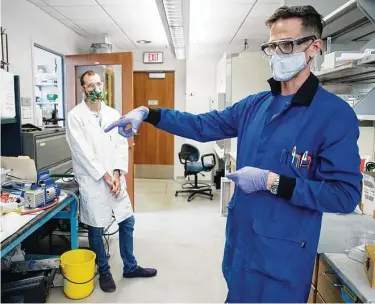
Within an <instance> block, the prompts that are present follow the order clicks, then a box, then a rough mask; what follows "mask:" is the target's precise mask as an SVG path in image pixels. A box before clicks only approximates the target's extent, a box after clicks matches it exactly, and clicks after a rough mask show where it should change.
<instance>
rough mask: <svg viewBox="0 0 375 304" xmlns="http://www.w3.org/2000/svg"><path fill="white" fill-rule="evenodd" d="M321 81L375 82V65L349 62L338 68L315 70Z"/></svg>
mask: <svg viewBox="0 0 375 304" xmlns="http://www.w3.org/2000/svg"><path fill="white" fill-rule="evenodd" d="M313 73H314V74H315V75H316V77H318V78H319V80H320V81H321V82H334V83H348V82H350V83H353V82H364V83H373V82H375V66H364V63H362V65H357V64H355V63H349V64H345V65H342V66H339V67H337V68H332V69H326V70H322V71H317V72H313Z"/></svg>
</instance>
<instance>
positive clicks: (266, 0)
mask: <svg viewBox="0 0 375 304" xmlns="http://www.w3.org/2000/svg"><path fill="white" fill-rule="evenodd" d="M258 3H261V4H264V3H273V4H277V5H278V6H281V5H284V1H283V0H259V1H258Z"/></svg>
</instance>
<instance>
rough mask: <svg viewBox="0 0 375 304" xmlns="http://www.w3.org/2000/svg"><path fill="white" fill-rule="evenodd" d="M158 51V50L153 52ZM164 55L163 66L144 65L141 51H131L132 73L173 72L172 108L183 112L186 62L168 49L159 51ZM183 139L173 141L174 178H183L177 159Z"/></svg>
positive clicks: (182, 171)
mask: <svg viewBox="0 0 375 304" xmlns="http://www.w3.org/2000/svg"><path fill="white" fill-rule="evenodd" d="M153 51H158V50H153ZM159 51H161V52H163V54H164V63H163V64H144V63H143V51H142V50H139V51H133V56H134V67H133V69H134V71H174V72H175V83H174V85H175V94H174V97H175V99H174V108H175V109H176V110H179V111H185V110H186V108H185V92H186V62H185V60H177V59H176V58H174V57H173V56H172V54H171V53H170V52H169V50H168V49H162V50H159ZM184 143H185V139H184V138H181V137H178V136H175V139H174V178H175V179H176V178H178V177H181V176H184V168H183V166H182V165H181V164H180V161H179V159H178V152H180V150H181V146H182V144H184Z"/></svg>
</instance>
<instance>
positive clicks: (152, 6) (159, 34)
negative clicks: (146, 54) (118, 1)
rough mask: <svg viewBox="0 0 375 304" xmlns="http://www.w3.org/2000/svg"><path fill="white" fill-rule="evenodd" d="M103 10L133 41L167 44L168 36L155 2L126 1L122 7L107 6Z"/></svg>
mask: <svg viewBox="0 0 375 304" xmlns="http://www.w3.org/2000/svg"><path fill="white" fill-rule="evenodd" d="M103 9H104V10H105V11H106V12H107V13H108V14H109V15H110V16H111V18H113V20H115V22H116V23H117V24H118V25H119V26H120V27H121V29H122V30H123V31H124V32H125V33H126V34H127V35H128V36H129V37H130V38H131V39H132V41H137V40H142V39H145V40H151V41H152V42H153V43H158V44H160V43H161V44H164V43H167V38H166V34H165V31H164V27H163V24H162V22H161V19H160V15H159V11H158V9H157V6H156V3H155V1H150V0H137V1H136V3H135V1H133V0H124V1H122V5H109V6H107V5H105V6H103Z"/></svg>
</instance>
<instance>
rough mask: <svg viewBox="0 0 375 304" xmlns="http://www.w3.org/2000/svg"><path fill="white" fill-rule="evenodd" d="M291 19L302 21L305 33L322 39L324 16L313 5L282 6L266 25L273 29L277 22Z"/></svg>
mask: <svg viewBox="0 0 375 304" xmlns="http://www.w3.org/2000/svg"><path fill="white" fill-rule="evenodd" d="M289 18H300V19H302V28H303V30H304V31H305V32H308V33H310V34H312V35H315V36H316V38H318V39H320V38H321V37H322V32H323V22H322V16H321V15H320V14H319V13H318V12H317V11H316V10H315V8H313V7H312V6H311V5H303V6H282V7H280V8H278V9H277V10H276V11H275V12H274V13H273V15H272V16H271V17H270V18H269V19H268V20H267V21H266V25H267V26H269V27H271V26H272V25H273V24H274V23H275V22H276V21H278V20H280V19H289Z"/></svg>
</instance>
